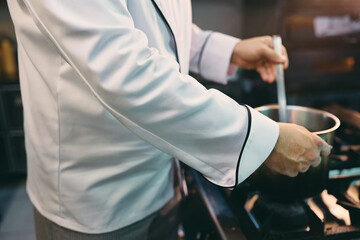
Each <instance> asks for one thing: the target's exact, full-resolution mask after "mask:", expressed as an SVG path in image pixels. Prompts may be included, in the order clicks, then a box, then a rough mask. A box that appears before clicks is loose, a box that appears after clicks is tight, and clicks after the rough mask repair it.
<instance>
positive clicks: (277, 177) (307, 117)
mask: <svg viewBox="0 0 360 240" xmlns="http://www.w3.org/2000/svg"><path fill="white" fill-rule="evenodd" d="M256 110H257V111H259V112H261V113H262V114H264V115H266V116H268V117H270V118H271V119H273V120H275V121H278V119H279V115H278V105H267V106H262V107H258V108H256ZM286 115H287V121H288V122H290V123H296V124H298V125H301V126H303V127H305V128H307V129H308V130H309V131H311V132H313V133H315V134H317V135H319V136H320V137H321V138H322V139H324V140H325V141H326V142H327V143H329V144H330V145H331V144H332V143H333V140H334V133H335V130H336V129H337V128H338V127H339V126H340V120H339V119H338V118H337V117H336V116H334V115H333V114H331V113H328V112H325V111H322V110H318V109H313V108H308V107H301V106H287V108H286ZM328 172H329V157H322V161H321V164H320V165H319V166H318V167H310V169H309V170H308V171H307V172H306V173H299V175H298V176H296V177H294V178H291V177H287V176H285V175H282V174H279V173H277V172H274V171H272V170H271V169H269V168H267V167H266V165H265V164H263V165H261V167H260V168H259V169H257V170H256V171H255V172H254V173H253V174H252V175H251V177H250V181H251V182H252V184H254V185H255V186H256V187H257V188H258V189H259V190H260V191H261V192H263V193H265V194H266V195H268V196H269V197H271V198H273V199H276V200H279V201H289V200H294V199H304V198H307V197H310V196H313V195H315V194H317V193H320V192H321V191H322V190H323V189H324V188H325V186H326V183H327V180H328Z"/></svg>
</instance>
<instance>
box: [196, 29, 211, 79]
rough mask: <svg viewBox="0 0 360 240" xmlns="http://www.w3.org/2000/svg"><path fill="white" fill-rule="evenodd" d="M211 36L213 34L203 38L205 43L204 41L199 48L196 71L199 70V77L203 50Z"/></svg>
mask: <svg viewBox="0 0 360 240" xmlns="http://www.w3.org/2000/svg"><path fill="white" fill-rule="evenodd" d="M212 34H213V32H210V33H209V34H208V35H207V36H206V38H205V41H204V44H203V45H202V47H201V50H200V54H199V61H198V69H199V73H200V75H201V62H202V58H203V53H204V49H205V47H206V44H207V43H208V41H209V39H210V37H211V35H212Z"/></svg>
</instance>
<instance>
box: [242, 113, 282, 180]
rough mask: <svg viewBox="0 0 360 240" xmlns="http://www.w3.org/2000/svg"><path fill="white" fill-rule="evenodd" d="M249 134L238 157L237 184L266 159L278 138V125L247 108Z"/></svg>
mask: <svg viewBox="0 0 360 240" xmlns="http://www.w3.org/2000/svg"><path fill="white" fill-rule="evenodd" d="M247 108H248V110H249V127H248V128H249V132H248V136H247V139H246V142H245V144H244V146H243V149H242V151H241V152H240V156H239V164H238V169H237V181H236V182H237V184H239V183H241V182H243V181H244V180H245V179H246V178H248V177H249V176H250V175H251V174H252V173H253V172H254V171H255V170H256V169H257V168H258V167H260V165H261V164H263V162H264V161H265V160H266V159H267V158H268V156H269V155H270V153H271V152H272V150H273V149H274V147H275V145H276V142H277V140H278V137H279V125H278V123H277V122H275V121H273V120H271V119H270V118H268V117H266V116H265V115H263V114H261V113H259V112H258V111H256V110H254V109H252V108H250V107H248V106H247Z"/></svg>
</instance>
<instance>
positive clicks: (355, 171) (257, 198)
mask: <svg viewBox="0 0 360 240" xmlns="http://www.w3.org/2000/svg"><path fill="white" fill-rule="evenodd" d="M339 108H340V110H344V108H342V107H341V106H338V105H336V106H330V107H328V108H326V110H328V111H330V112H331V111H335V110H336V111H337V110H339ZM334 109H335V110H334ZM345 110H347V109H345ZM337 114H338V115H339V114H340V116H338V117H339V118H340V119H341V118H343V117H344V116H342V114H343V112H337ZM355 114H356V115H357V114H358V113H357V112H355ZM357 116H360V115H357ZM357 116H355V117H357ZM345 117H346V118H347V119H346V120H345V121H342V125H341V127H340V128H339V129H338V130H337V132H336V133H335V136H336V137H335V142H334V148H333V151H332V154H331V158H330V159H331V160H330V170H329V180H328V183H327V186H326V188H325V190H323V192H321V193H320V194H318V195H316V196H312V197H310V198H308V199H303V200H295V201H292V202H286V203H285V202H277V201H274V200H272V199H271V198H269V197H268V196H266V194H264V193H262V192H260V191H258V190H257V189H256V188H255V187H253V186H252V185H251V183H250V182H249V181H245V182H243V183H241V184H240V185H239V186H238V187H237V188H236V189H234V190H229V189H225V188H221V187H218V186H216V185H213V184H212V183H210V182H208V181H207V180H206V179H205V178H204V177H203V176H202V175H201V174H199V173H198V172H196V171H195V170H192V169H187V168H185V177H186V180H187V184H188V188H189V189H190V191H189V196H188V199H190V200H189V202H192V203H188V204H184V205H185V206H184V209H185V210H188V211H190V212H191V213H192V214H191V216H195V215H197V216H200V217H198V219H196V218H195V219H194V217H191V219H189V218H188V219H186V214H183V215H185V216H184V219H185V221H184V228H185V230H187V233H188V238H187V239H244V240H250V239H251V240H256V239H286V240H288V239H296V240H300V239H341V240H344V239H360V200H359V195H360V194H359V193H360V128H358V127H357V126H356V124H360V122H356V121H355V122H354V121H353V122H351V121H350V122H349V116H348V115H346V116H345ZM341 120H343V119H341ZM194 204H196V206H198V207H196V209H194V208H193V206H194Z"/></svg>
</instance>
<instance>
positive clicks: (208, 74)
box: [199, 32, 240, 84]
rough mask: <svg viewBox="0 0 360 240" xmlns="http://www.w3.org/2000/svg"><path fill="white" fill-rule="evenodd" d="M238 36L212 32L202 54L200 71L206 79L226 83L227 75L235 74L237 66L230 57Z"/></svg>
mask: <svg viewBox="0 0 360 240" xmlns="http://www.w3.org/2000/svg"><path fill="white" fill-rule="evenodd" d="M239 41H240V40H239V39H238V38H235V37H232V36H229V35H225V34H222V33H218V32H214V33H211V35H210V36H209V39H208V40H207V42H206V46H204V49H203V52H202V54H201V59H200V64H199V72H200V74H201V76H202V77H204V78H205V79H208V80H211V81H214V82H217V83H221V84H226V83H227V76H229V75H233V74H234V73H235V72H236V70H237V67H236V66H235V65H231V64H230V59H231V55H232V52H233V50H234V47H235V45H236V44H237V43H238V42H239Z"/></svg>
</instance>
